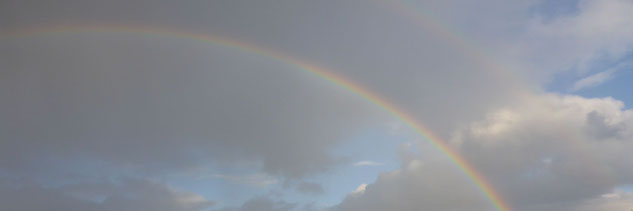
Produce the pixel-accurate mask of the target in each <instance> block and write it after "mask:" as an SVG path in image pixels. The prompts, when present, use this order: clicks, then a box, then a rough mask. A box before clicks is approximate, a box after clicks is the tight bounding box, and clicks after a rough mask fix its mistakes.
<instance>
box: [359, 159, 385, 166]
mask: <svg viewBox="0 0 633 211" xmlns="http://www.w3.org/2000/svg"><path fill="white" fill-rule="evenodd" d="M352 165H353V166H382V165H384V164H383V163H379V162H374V161H369V160H363V161H358V162H356V163H354V164H352Z"/></svg>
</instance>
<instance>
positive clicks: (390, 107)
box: [0, 24, 510, 211]
mask: <svg viewBox="0 0 633 211" xmlns="http://www.w3.org/2000/svg"><path fill="white" fill-rule="evenodd" d="M74 32H126V33H140V34H152V35H161V36H169V37H177V38H185V39H191V40H197V41H201V42H206V43H212V44H219V45H223V46H227V47H231V48H236V49H239V50H243V51H247V52H252V53H256V54H259V55H263V56H266V57H270V58H274V59H277V60H280V61H282V62H284V63H287V64H290V65H293V66H297V67H299V69H301V70H304V71H307V72H309V73H311V74H313V75H315V76H318V77H319V78H321V79H324V80H327V81H329V82H331V83H333V84H336V85H337V86H339V87H341V88H343V89H346V90H348V91H350V92H352V93H355V94H357V95H359V96H361V97H362V98H364V99H366V100H367V101H368V102H370V103H373V104H375V105H377V106H378V107H380V108H382V109H384V110H385V111H387V112H389V113H390V114H391V115H393V116H394V117H396V118H398V119H399V120H401V121H403V122H404V123H405V124H407V125H408V126H409V127H411V128H412V129H414V131H415V132H416V133H418V134H419V135H420V136H422V137H424V139H426V140H427V141H429V142H430V143H431V144H432V145H433V147H435V148H437V149H438V150H439V151H441V152H442V153H444V154H446V155H447V156H448V158H449V159H450V160H451V161H452V162H453V163H454V164H455V166H457V167H458V168H459V170H460V171H461V172H463V173H464V174H465V175H466V176H467V177H468V179H470V180H471V181H472V182H473V183H474V185H475V186H476V187H477V188H478V189H479V190H480V191H481V192H482V193H483V195H484V196H485V197H486V198H487V199H488V200H489V201H490V202H491V203H492V204H493V206H494V207H495V209H496V210H500V211H509V210H510V208H509V206H508V205H507V204H506V203H505V202H504V201H503V199H502V198H501V196H499V194H498V193H497V192H496V191H495V189H494V188H493V187H492V185H491V184H490V183H489V182H487V181H486V180H485V178H484V177H483V176H482V175H481V174H480V173H479V172H477V171H476V170H475V169H474V167H473V166H472V165H470V164H469V163H468V162H467V161H466V159H464V157H462V156H461V155H459V154H458V153H457V152H456V151H454V150H453V149H452V148H451V147H450V146H449V145H448V144H447V142H445V141H442V140H441V139H440V138H439V137H438V136H437V135H435V134H433V133H432V132H431V131H430V130H428V129H426V127H424V126H423V125H422V123H420V122H419V121H416V120H415V118H414V117H413V116H412V115H410V114H408V113H407V112H405V111H404V110H402V109H400V108H398V107H397V106H396V105H395V104H393V103H390V102H389V101H388V100H387V99H385V98H383V97H381V96H379V95H377V94H376V93H374V92H372V91H370V90H369V89H367V88H365V87H362V86H361V85H359V84H357V83H354V82H353V81H351V80H348V79H346V78H344V77H342V76H340V75H337V74H335V73H334V72H333V71H331V70H328V69H325V68H322V67H319V66H317V65H314V64H311V63H309V62H307V61H305V60H301V59H298V58H295V57H292V56H289V55H287V54H283V53H281V52H277V51H274V50H271V49H265V48H262V47H259V46H257V45H253V44H251V43H247V42H243V41H237V40H233V39H230V38H226V37H220V36H214V35H209V34H202V33H193V32H186V31H179V30H174V29H168V28H157V27H147V26H131V25H103V24H102V25H69V26H49V27H36V28H30V29H24V30H15V31H12V32H9V33H0V38H10V37H14V38H15V37H23V36H29V35H41V34H55V33H74Z"/></svg>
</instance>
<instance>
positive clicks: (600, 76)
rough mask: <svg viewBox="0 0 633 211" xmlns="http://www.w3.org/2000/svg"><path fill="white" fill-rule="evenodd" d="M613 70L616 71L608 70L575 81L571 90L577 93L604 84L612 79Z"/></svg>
mask: <svg viewBox="0 0 633 211" xmlns="http://www.w3.org/2000/svg"><path fill="white" fill-rule="evenodd" d="M615 70H616V69H610V70H607V71H603V72H599V73H596V74H593V75H590V76H587V77H586V78H583V79H580V80H578V81H576V83H574V86H573V87H572V90H573V91H579V90H582V89H585V88H589V87H595V86H598V85H600V84H603V83H604V82H607V81H608V80H610V79H611V78H613V73H614V72H615Z"/></svg>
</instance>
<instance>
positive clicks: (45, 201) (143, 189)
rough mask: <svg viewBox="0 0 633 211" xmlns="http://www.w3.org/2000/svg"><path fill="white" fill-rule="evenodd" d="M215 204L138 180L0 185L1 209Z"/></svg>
mask: <svg viewBox="0 0 633 211" xmlns="http://www.w3.org/2000/svg"><path fill="white" fill-rule="evenodd" d="M12 184H13V185H12ZM214 204H215V203H214V202H212V201H209V200H207V199H205V198H204V197H202V196H200V195H197V194H194V193H190V192H185V191H179V190H175V189H173V188H171V187H169V186H167V185H164V184H161V183H156V182H152V181H147V180H139V179H123V180H121V182H120V184H113V183H109V182H101V183H76V184H68V185H63V186H61V187H53V188H49V187H44V186H41V185H39V184H36V183H29V184H24V183H22V184H20V185H17V186H15V184H14V183H12V182H10V181H4V183H2V185H0V209H2V210H87V211H91V210H94V211H98V210H130V211H132V210H201V209H207V208H210V207H211V206H213V205H214Z"/></svg>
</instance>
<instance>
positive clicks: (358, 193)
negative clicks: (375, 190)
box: [350, 183, 367, 196]
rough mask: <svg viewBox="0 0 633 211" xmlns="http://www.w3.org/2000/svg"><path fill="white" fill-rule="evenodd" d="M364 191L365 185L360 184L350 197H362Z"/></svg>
mask: <svg viewBox="0 0 633 211" xmlns="http://www.w3.org/2000/svg"><path fill="white" fill-rule="evenodd" d="M366 189H367V184H365V183H363V184H360V185H359V186H358V187H357V188H356V189H355V190H354V191H352V192H351V193H350V195H352V196H358V195H362V194H363V193H365V190H366Z"/></svg>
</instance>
